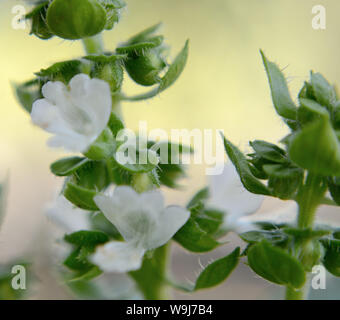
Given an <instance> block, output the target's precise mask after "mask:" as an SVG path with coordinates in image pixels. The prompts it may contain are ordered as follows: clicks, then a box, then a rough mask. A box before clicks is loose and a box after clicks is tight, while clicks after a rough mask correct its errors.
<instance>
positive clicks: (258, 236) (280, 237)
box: [240, 230, 287, 244]
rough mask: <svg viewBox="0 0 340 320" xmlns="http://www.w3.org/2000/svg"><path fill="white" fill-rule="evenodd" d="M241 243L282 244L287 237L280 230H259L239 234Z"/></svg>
mask: <svg viewBox="0 0 340 320" xmlns="http://www.w3.org/2000/svg"><path fill="white" fill-rule="evenodd" d="M240 237H241V239H242V240H243V241H245V242H248V243H257V242H261V241H262V240H267V241H269V242H270V243H273V244H274V243H282V242H284V241H286V240H287V236H286V235H285V234H284V233H283V232H282V231H281V230H272V231H267V230H261V231H257V230H254V231H248V232H244V233H241V234H240Z"/></svg>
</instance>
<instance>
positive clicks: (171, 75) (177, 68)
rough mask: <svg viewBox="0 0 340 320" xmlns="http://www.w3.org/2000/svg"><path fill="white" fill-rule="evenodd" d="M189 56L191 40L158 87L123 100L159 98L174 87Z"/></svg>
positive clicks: (187, 42)
mask: <svg viewBox="0 0 340 320" xmlns="http://www.w3.org/2000/svg"><path fill="white" fill-rule="evenodd" d="M188 54H189V40H187V41H186V43H185V46H184V48H183V49H182V50H181V52H180V53H179V54H178V55H177V57H176V58H175V60H174V62H173V63H172V64H171V65H170V67H169V69H168V71H167V73H166V74H165V76H164V77H163V78H162V79H161V80H160V83H159V86H158V87H156V88H155V89H153V90H151V91H149V92H147V93H144V94H141V95H137V96H133V97H125V96H123V97H122V99H123V100H128V101H140V100H146V99H150V98H153V97H155V96H157V95H158V94H159V93H161V92H162V91H164V90H166V89H167V88H169V87H170V86H172V85H173V84H174V83H175V82H176V80H177V79H178V78H179V76H180V75H181V73H182V72H183V70H184V67H185V65H186V62H187V60H188Z"/></svg>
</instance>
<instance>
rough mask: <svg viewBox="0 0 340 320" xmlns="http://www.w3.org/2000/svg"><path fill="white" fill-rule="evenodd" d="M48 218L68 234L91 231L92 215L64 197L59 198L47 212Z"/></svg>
mask: <svg viewBox="0 0 340 320" xmlns="http://www.w3.org/2000/svg"><path fill="white" fill-rule="evenodd" d="M46 215H47V217H48V218H49V219H50V220H51V221H52V222H53V223H54V224H56V225H58V226H59V227H61V228H62V229H64V230H66V231H67V232H76V231H80V230H89V229H90V228H91V225H90V213H89V212H88V211H85V210H82V209H79V208H76V207H75V206H74V205H73V204H72V203H71V202H69V201H68V200H67V199H66V198H65V197H64V196H58V198H57V199H56V201H55V203H54V204H53V205H51V206H50V207H49V208H47V210H46Z"/></svg>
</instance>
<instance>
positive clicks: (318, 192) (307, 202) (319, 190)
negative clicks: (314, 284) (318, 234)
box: [286, 172, 327, 300]
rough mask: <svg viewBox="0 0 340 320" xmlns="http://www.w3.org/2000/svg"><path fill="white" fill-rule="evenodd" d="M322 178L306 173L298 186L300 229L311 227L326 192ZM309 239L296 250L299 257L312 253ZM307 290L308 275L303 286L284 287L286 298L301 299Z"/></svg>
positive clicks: (305, 296) (298, 222)
mask: <svg viewBox="0 0 340 320" xmlns="http://www.w3.org/2000/svg"><path fill="white" fill-rule="evenodd" d="M326 189H327V188H326V186H325V183H324V179H323V178H322V177H320V176H318V175H315V174H312V173H311V172H309V173H308V175H307V178H306V181H305V183H304V184H303V185H302V186H301V187H300V190H299V192H298V196H297V199H296V201H297V203H298V205H299V213H298V218H297V226H298V228H300V229H307V228H313V225H314V219H315V213H316V210H317V208H318V206H319V205H320V204H321V202H322V200H323V199H324V194H325V192H326ZM310 241H311V240H308V241H304V242H302V243H300V245H299V247H298V248H295V251H296V252H299V257H304V258H306V257H307V256H308V255H311V254H313V253H312V252H310V251H308V246H309V244H310ZM308 290H309V277H308V276H307V280H306V284H305V286H304V287H303V288H301V289H298V290H295V289H293V288H290V287H287V288H286V300H303V299H306V298H307V293H308Z"/></svg>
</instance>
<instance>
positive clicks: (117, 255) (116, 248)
mask: <svg viewBox="0 0 340 320" xmlns="http://www.w3.org/2000/svg"><path fill="white" fill-rule="evenodd" d="M144 253H145V251H144V250H143V249H140V248H138V247H135V246H134V245H132V244H130V243H127V242H120V241H111V242H108V243H106V244H104V245H103V246H98V247H97V248H96V251H95V253H94V254H93V255H92V256H91V258H90V259H91V261H92V262H93V263H94V264H96V265H97V266H98V267H99V268H100V269H101V270H103V271H104V272H128V271H132V270H138V269H139V268H140V267H141V265H142V260H143V256H144Z"/></svg>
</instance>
